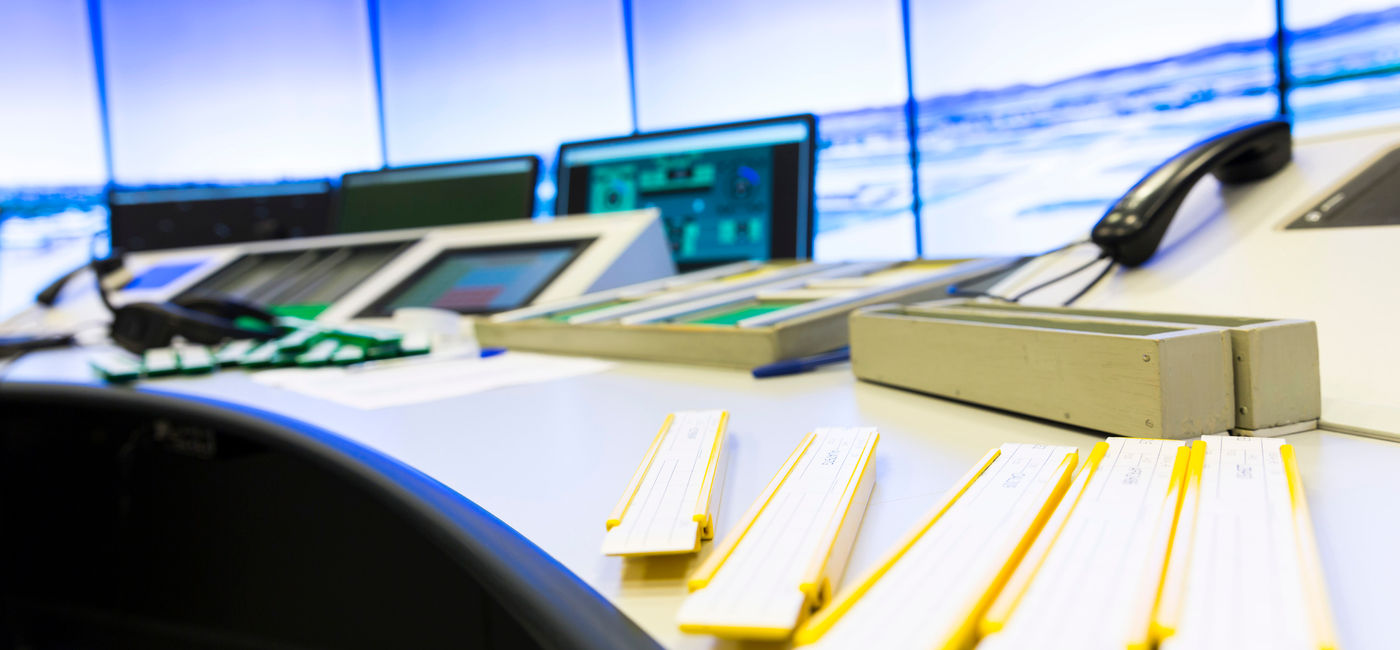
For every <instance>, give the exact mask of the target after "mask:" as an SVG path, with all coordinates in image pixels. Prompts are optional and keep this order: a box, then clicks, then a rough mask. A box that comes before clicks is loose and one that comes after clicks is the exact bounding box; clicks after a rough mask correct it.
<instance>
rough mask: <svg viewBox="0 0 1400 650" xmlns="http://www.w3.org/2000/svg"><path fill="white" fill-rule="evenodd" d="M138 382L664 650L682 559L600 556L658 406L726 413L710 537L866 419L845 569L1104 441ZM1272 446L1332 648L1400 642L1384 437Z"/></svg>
mask: <svg viewBox="0 0 1400 650" xmlns="http://www.w3.org/2000/svg"><path fill="white" fill-rule="evenodd" d="M87 376H88V375H87V371H86V368H85V367H84V365H83V358H82V356H81V355H80V354H78V353H75V352H73V351H66V352H57V353H44V354H34V355H31V356H29V357H26V358H24V359H22V360H21V361H20V362H19V363H17V364H16V365H15V366H14V367H12V368H11V369H10V371H9V372H8V378H9V379H13V380H26V379H27V380H43V379H57V378H63V377H68V378H86V377H87ZM144 385H146V386H149V387H151V388H159V389H164V390H170V391H175V392H181V393H188V394H194V395H201V396H206V397H213V398H218V399H224V400H231V401H238V402H243V403H248V404H252V405H256V406H258V407H260V408H264V409H267V410H271V411H275V412H279V413H284V414H287V415H290V416H293V417H297V418H300V419H303V420H306V421H308V422H311V423H313V424H317V425H320V426H322V427H325V428H327V429H330V430H332V431H336V432H338V433H340V434H342V435H344V436H346V437H347V438H350V439H353V440H355V441H357V442H360V443H363V444H365V445H368V446H370V447H373V448H375V449H378V450H379V451H382V452H384V453H386V454H388V455H390V456H393V457H395V458H397V459H399V460H401V461H403V462H405V463H407V464H409V465H412V466H414V467H416V468H418V469H420V470H422V471H423V472H425V473H427V474H429V475H430V476H433V477H434V478H436V479H438V480H439V481H441V482H443V483H444V484H446V485H447V486H449V487H451V488H453V489H455V490H457V491H458V492H460V493H461V494H463V495H465V496H466V497H468V498H470V499H471V500H473V501H475V502H476V503H478V504H479V505H481V506H482V507H484V508H486V509H487V510H489V511H490V512H492V513H493V514H495V515H496V516H498V517H500V518H501V519H502V520H503V521H505V522H506V523H507V524H509V525H511V526H513V527H514V528H515V529H516V530H518V531H520V532H521V533H522V534H524V535H525V536H526V537H528V538H530V539H531V540H532V541H534V542H535V543H536V544H538V545H539V546H540V547H541V548H543V549H544V550H545V551H546V552H548V553H550V554H551V555H553V556H554V557H555V558H557V559H558V560H559V561H561V562H562V563H563V564H564V565H565V566H567V567H568V568H569V569H571V570H572V571H574V572H575V573H577V574H578V575H579V576H580V577H582V578H583V579H584V580H585V581H587V582H588V583H589V584H590V585H592V586H593V587H594V588H595V589H597V590H598V591H599V592H601V593H602V594H603V595H604V596H606V597H607V598H609V599H610V600H611V601H613V603H615V604H616V605H617V606H618V607H619V608H620V609H622V611H623V612H625V613H626V614H627V615H628V616H630V617H631V618H633V619H634V620H635V621H636V622H637V623H638V624H640V625H641V626H642V627H643V628H644V629H646V630H647V631H648V632H649V633H651V634H652V635H653V636H655V637H656V638H657V639H658V640H659V641H661V642H662V643H663V644H664V645H666V646H667V647H674V648H709V647H722V645H723V644H718V643H717V642H715V641H714V640H713V639H712V638H710V637H704V636H692V635H686V634H682V633H680V632H679V631H678V630H677V629H676V626H675V623H674V617H675V613H676V610H677V608H678V607H679V605H680V602H681V600H682V599H683V598H684V597H685V595H686V593H687V592H686V588H685V576H686V575H687V573H688V571H689V569H690V568H691V567H693V566H694V560H692V559H690V558H682V559H680V560H675V559H670V560H667V559H660V560H651V561H646V562H636V563H633V562H624V561H622V560H620V559H618V558H608V557H604V556H603V555H602V554H601V553H600V546H601V544H602V540H603V533H604V525H603V523H604V520H605V519H606V518H607V516H608V513H609V512H610V511H611V509H612V507H613V505H614V503H615V502H616V500H617V498H618V497H619V496H620V495H621V493H622V490H623V488H624V487H625V486H626V484H627V481H628V479H629V478H630V477H631V474H632V472H633V471H634V470H635V469H636V465H637V463H638V462H639V461H640V459H641V457H642V455H643V454H644V453H645V452H646V449H647V445H648V444H649V443H650V442H651V439H652V437H653V436H654V435H655V434H656V429H657V428H658V427H659V426H660V424H661V421H662V419H663V418H664V417H665V415H666V414H667V413H669V412H672V411H676V410H683V409H703V408H722V409H727V410H729V411H730V413H731V420H730V436H731V437H730V439H729V443H728V444H729V445H730V451H731V452H732V454H731V456H730V461H729V462H730V463H731V465H730V466H729V468H728V469H729V471H728V474H727V476H726V477H725V480H724V484H723V493H722V494H723V503H722V505H721V508H720V512H719V515H718V530H717V535H718V536H720V537H722V536H723V535H725V534H726V533H727V532H728V531H729V530H731V529H732V528H733V527H734V525H735V523H736V520H737V519H738V518H739V517H740V516H741V515H742V514H743V511H744V510H745V509H746V508H747V507H748V504H749V503H750V502H751V501H752V500H753V499H754V498H755V497H756V496H757V495H758V494H759V493H760V492H761V491H762V489H763V487H764V485H766V483H767V482H768V480H769V479H770V478H771V477H772V474H773V472H774V471H776V469H777V468H778V467H779V466H780V465H781V464H782V462H783V460H784V459H785V458H786V457H787V455H788V454H789V453H790V452H791V451H792V448H793V447H794V446H795V445H796V444H797V442H798V441H799V440H800V439H801V438H802V436H803V435H804V434H805V433H806V432H808V431H810V430H811V429H812V428H814V427H818V426H854V425H870V426H875V427H878V428H879V430H880V434H881V439H880V445H879V447H878V448H877V451H876V472H877V474H876V481H877V482H876V486H875V492H874V494H873V496H872V498H871V501H870V506H869V509H868V511H867V513H866V517H865V522H864V524H863V525H862V527H861V532H860V536H859V538H858V539H857V542H856V545H855V549H854V553H853V555H852V559H851V563H850V566H849V569H848V573H847V575H848V576H851V575H856V574H858V573H859V572H860V571H862V570H864V569H865V568H866V567H868V566H869V565H871V564H872V563H874V562H875V561H876V560H877V559H878V558H879V557H880V556H881V555H882V554H883V553H884V551H885V550H886V549H887V548H888V547H889V546H890V545H891V544H893V543H894V542H895V540H896V539H898V537H899V536H900V535H901V534H902V533H903V532H904V531H905V529H906V528H908V527H909V526H911V525H913V524H914V523H915V522H916V521H917V520H918V519H919V517H920V515H921V514H922V513H923V512H924V511H925V510H926V509H927V508H928V507H929V505H930V504H931V503H932V501H933V500H934V499H935V498H936V497H937V496H938V495H939V494H940V493H941V492H942V491H943V490H945V489H946V488H947V487H948V486H950V485H951V484H952V483H953V482H954V481H955V480H956V479H957V478H958V477H959V476H961V475H962V474H963V473H964V472H966V471H967V469H968V468H969V467H970V466H971V465H972V464H973V463H974V462H976V461H977V460H978V459H979V458H981V457H982V455H983V454H984V453H986V451H987V450H988V449H990V448H992V447H994V446H996V445H998V444H1000V443H1002V442H1036V443H1046V444H1059V445H1074V446H1076V447H1079V448H1080V449H1081V450H1083V451H1084V452H1086V453H1087V451H1088V450H1089V449H1090V448H1091V447H1092V446H1093V444H1094V443H1095V442H1097V441H1099V440H1102V439H1103V437H1102V436H1101V435H1098V434H1093V433H1089V432H1083V431H1077V430H1072V429H1068V428H1066V427H1062V426H1059V425H1055V424H1050V423H1044V422H1038V421H1032V420H1028V419H1024V418H1021V417H1019V416H1015V415H1010V414H1006V413H1000V412H996V411H991V410H987V409H983V408H978V407H974V406H968V405H964V404H960V403H956V402H950V401H945V400H940V399H936V398H932V397H927V396H923V395H919V394H915V393H911V392H907V391H902V390H898V389H893V388H888V387H884V386H877V385H872V384H867V383H864V382H858V381H856V380H855V379H854V377H853V376H852V375H851V374H850V368H849V365H847V364H842V365H838V366H833V367H829V368H826V369H823V370H820V371H817V372H814V373H809V374H805V375H795V376H790V377H782V378H774V379H764V380H755V379H753V378H751V377H750V376H749V375H748V373H747V372H744V371H739V370H725V369H709V368H695V367H685V366H675V365H665V364H650V363H622V364H619V366H617V367H616V368H615V369H613V370H610V371H607V372H605V373H602V374H598V375H589V376H583V377H577V378H572V379H563V380H558V381H552V382H547V383H543V384H535V385H527V386H517V387H511V388H504V389H498V390H494V391H488V392H485V393H478V394H475V395H469V396H464V397H458V398H452V399H447V400H442V401H439V402H432V403H428V404H421V405H414V406H404V407H396V408H390V409H383V410H377V411H360V410H356V409H351V408H347V407H342V406H338V405H334V404H330V403H327V402H322V401H318V400H313V399H311V398H307V397H303V396H301V395H299V394H295V393H289V392H285V391H282V390H279V389H275V388H271V387H267V386H263V385H260V384H256V383H254V382H252V381H250V380H249V379H248V378H247V376H245V375H243V374H242V373H239V372H226V373H222V374H218V375H214V376H210V377H204V378H197V379H195V378H191V379H183V378H181V379H165V380H154V381H149V382H146V383H145V384H144ZM1288 440H1289V442H1290V443H1291V444H1293V445H1295V446H1296V448H1297V452H1298V460H1299V466H1300V470H1301V472H1302V476H1303V482H1304V485H1305V488H1306V490H1307V494H1308V501H1309V504H1310V506H1311V508H1312V514H1313V518H1314V521H1315V524H1316V529H1317V535H1318V545H1319V547H1320V551H1321V555H1322V562H1323V566H1324V570H1325V571H1326V574H1327V581H1328V585H1329V587H1330V590H1331V595H1332V603H1333V606H1334V608H1335V610H1336V618H1337V626H1338V630H1339V634H1340V635H1341V640H1342V642H1343V647H1346V648H1350V649H1353V650H1363V649H1367V648H1373V649H1376V650H1380V649H1382V648H1394V647H1396V645H1397V643H1400V637H1398V636H1397V633H1396V632H1394V630H1393V626H1390V625H1387V624H1385V623H1384V622H1385V621H1388V620H1390V617H1392V616H1394V614H1395V608H1396V606H1397V604H1400V592H1398V591H1397V587H1396V585H1400V551H1398V550H1397V546H1396V545H1397V543H1398V542H1400V499H1397V498H1395V497H1396V495H1398V494H1400V444H1395V443H1390V442H1386V441H1381V440H1375V439H1370V438H1363V437H1357V436H1352V435H1347V434H1340V433H1332V432H1322V431H1313V432H1307V433H1302V434H1296V435H1293V436H1290V437H1289V438H1288ZM712 546H713V544H711V543H707V544H706V545H705V550H704V551H702V554H701V555H702V556H703V553H704V552H707V551H708V550H709V549H710V548H711V547H712Z"/></svg>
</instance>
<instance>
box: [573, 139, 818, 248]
mask: <svg viewBox="0 0 1400 650" xmlns="http://www.w3.org/2000/svg"><path fill="white" fill-rule="evenodd" d="M794 123H796V124H801V125H803V126H804V127H806V129H807V137H806V138H804V139H803V140H800V141H798V145H799V151H798V160H797V163H798V170H797V189H798V195H797V197H796V201H795V202H793V203H792V205H790V206H789V205H785V204H784V202H783V197H778V196H775V197H774V200H775V202H774V204H773V206H772V214H771V215H770V217H769V218H770V221H769V233H770V235H769V243H768V244H769V250H768V259H811V257H812V250H813V241H814V240H815V238H816V228H815V214H816V187H815V185H816V183H815V181H816V164H817V144H818V138H817V116H816V115H814V114H812V113H799V114H795V115H784V116H779V117H769V118H763V119H759V120H745V121H740V122H725V123H723V124H707V125H704V126H696V127H687V128H682V129H668V130H665V131H650V132H647V133H636V134H633V135H624V136H615V137H608V138H598V139H593V140H579V141H576V142H565V143H563V144H561V145H559V152H558V154H557V155H556V157H555V165H554V173H555V188H556V194H555V197H554V214H555V215H559V216H562V215H565V214H570V213H571V212H572V213H579V212H578V211H576V210H575V211H571V210H570V205H571V203H573V201H571V200H570V199H571V195H573V194H574V193H575V192H582V193H583V194H579V196H584V195H586V192H587V188H586V187H585V188H582V189H575V188H573V187H571V185H570V183H569V171H570V169H571V168H572V167H571V166H569V165H566V164H565V162H564V161H565V159H566V158H567V157H568V156H569V152H571V151H576V150H581V149H587V148H594V147H599V146H608V145H614V144H628V143H636V142H650V141H657V140H666V139H671V138H677V137H685V136H692V135H697V134H706V133H715V132H723V131H740V130H745V129H756V128H762V127H768V126H773V125H782V124H794ZM750 146H753V145H750ZM725 148H729V147H725ZM732 148H739V147H737V146H736V147H732ZM803 149H805V151H803ZM585 212H586V211H585ZM598 214H605V213H598ZM662 218H663V219H665V215H662ZM733 261H740V260H726V262H733ZM678 264H680V265H681V266H682V270H686V269H685V268H684V267H685V266H686V265H685V264H683V263H682V262H679V261H678Z"/></svg>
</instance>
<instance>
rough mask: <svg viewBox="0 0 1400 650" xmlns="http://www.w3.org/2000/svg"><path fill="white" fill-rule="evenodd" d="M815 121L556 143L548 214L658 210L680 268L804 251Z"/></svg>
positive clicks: (807, 248)
mask: <svg viewBox="0 0 1400 650" xmlns="http://www.w3.org/2000/svg"><path fill="white" fill-rule="evenodd" d="M816 138H817V122H816V118H815V117H814V116H812V115H794V116H789V117H780V118H772V119H765V120H755V121H751V122H735V123H731V124H719V125H714V126H705V127H699V128H693V129H679V130H675V131H660V132H653V133H645V134H640V135H633V136H626V137H620V138H606V139H602V140H590V141H586V142H569V143H565V144H563V145H561V146H560V147H559V158H558V170H557V172H558V190H559V192H558V196H557V198H556V199H555V208H554V212H555V214H596V213H602V212H614V211H619V210H634V209H640V208H649V207H655V208H659V209H660V210H661V218H662V220H663V222H664V223H665V225H666V237H667V240H668V241H669V243H670V246H671V254H672V256H673V258H674V259H675V261H676V266H677V267H678V268H680V269H681V270H682V271H685V270H692V269H697V268H703V267H706V266H714V265H717V264H723V263H727V262H733V261H736V260H750V259H760V260H762V259H773V258H799V259H800V258H808V257H810V256H811V249H812V248H811V242H812V203H813V192H812V177H813V168H814V166H815V154H816V148H817V147H816V142H817V139H816Z"/></svg>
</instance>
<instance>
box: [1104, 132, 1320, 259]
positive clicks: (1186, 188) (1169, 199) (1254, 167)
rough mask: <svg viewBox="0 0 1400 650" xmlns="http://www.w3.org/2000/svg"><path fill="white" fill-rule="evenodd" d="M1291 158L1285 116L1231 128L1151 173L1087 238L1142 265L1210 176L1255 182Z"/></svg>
mask: <svg viewBox="0 0 1400 650" xmlns="http://www.w3.org/2000/svg"><path fill="white" fill-rule="evenodd" d="M1292 159H1293V135H1292V131H1291V130H1290V127H1289V123H1288V122H1286V121H1284V120H1268V121H1264V122H1257V123H1254V124H1250V125H1248V126H1243V127H1240V128H1238V129H1234V130H1232V131H1227V132H1225V133H1222V134H1220V135H1217V136H1215V137H1213V138H1210V139H1209V140H1205V141H1204V142H1199V143H1197V144H1195V145H1192V146H1191V147H1189V148H1187V149H1186V150H1185V151H1182V152H1181V153H1179V154H1177V155H1175V156H1173V157H1172V159H1171V160H1168V161H1167V162H1165V163H1162V164H1161V166H1159V167H1157V168H1156V169H1154V170H1152V171H1151V172H1148V174H1147V176H1145V177H1143V179H1142V180H1140V181H1138V183H1137V184H1136V185H1134V186H1133V188H1132V189H1131V190H1128V193H1127V194H1124V195H1123V198H1121V199H1119V200H1118V202H1117V203H1115V204H1113V207H1112V208H1110V209H1109V211H1108V213H1107V214H1105V215H1104V216H1103V218H1102V219H1099V222H1098V223H1097V224H1095V225H1094V229H1093V231H1091V233H1090V237H1089V238H1090V239H1091V240H1093V242H1094V243H1095V244H1097V245H1098V246H1099V248H1101V249H1103V252H1104V254H1105V255H1106V256H1108V257H1109V258H1110V259H1112V260H1113V261H1115V262H1117V263H1119V264H1122V265H1123V266H1130V267H1131V266H1138V265H1140V264H1142V263H1143V262H1146V261H1147V260H1148V258H1151V257H1152V254H1153V253H1155V252H1156V251H1157V246H1158V245H1160V244H1161V243H1162V236H1163V235H1165V234H1166V232H1167V225H1168V224H1170V223H1171V221H1172V217H1174V216H1176V210H1177V208H1180V207H1181V202H1182V201H1183V200H1184V199H1185V198H1186V194H1187V193H1188V192H1190V191H1191V188H1192V187H1195V185H1196V183H1197V182H1199V181H1200V180H1201V179H1202V178H1205V175H1206V174H1214V175H1215V177H1216V178H1217V179H1219V180H1220V182H1221V183H1226V184H1233V183H1245V182H1249V181H1257V180H1260V179H1263V178H1267V177H1269V176H1271V175H1273V174H1274V172H1277V171H1278V170H1280V169H1282V168H1283V166H1284V165H1287V164H1288V161H1289V160H1292Z"/></svg>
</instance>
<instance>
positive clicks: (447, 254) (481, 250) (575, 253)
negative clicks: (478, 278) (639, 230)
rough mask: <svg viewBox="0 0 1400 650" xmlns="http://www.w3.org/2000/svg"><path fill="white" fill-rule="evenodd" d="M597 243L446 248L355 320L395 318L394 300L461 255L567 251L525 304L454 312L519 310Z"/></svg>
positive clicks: (571, 240)
mask: <svg viewBox="0 0 1400 650" xmlns="http://www.w3.org/2000/svg"><path fill="white" fill-rule="evenodd" d="M596 241H598V238H597V237H583V238H569V239H550V240H544V241H531V242H522V243H517V244H500V245H487V246H454V247H451V248H443V249H442V250H439V251H437V252H436V253H435V254H433V256H432V257H431V258H429V259H428V261H427V262H425V263H423V264H421V265H419V266H418V268H416V269H414V270H413V272H412V273H409V274H408V276H407V277H405V278H404V279H402V280H400V281H398V282H397V283H395V284H394V286H393V287H392V288H390V289H389V290H388V291H385V292H383V293H381V294H380V295H378V296H376V297H375V298H374V300H373V301H371V302H370V303H369V305H368V306H366V307H365V308H364V309H362V310H360V312H359V313H358V314H356V315H355V318H388V317H390V316H392V315H393V314H392V312H391V311H390V310H389V305H390V303H392V302H394V300H396V299H397V298H399V297H400V296H402V295H403V294H404V293H407V292H408V291H410V290H412V289H413V287H414V286H416V285H417V284H418V282H420V281H422V280H423V278H424V277H426V276H427V275H428V274H429V273H432V272H433V270H435V269H437V268H438V267H439V266H440V265H442V264H443V263H445V262H446V261H447V260H449V259H451V258H453V257H455V256H458V255H462V254H488V253H509V252H516V251H546V250H557V249H561V248H568V249H569V256H568V258H566V259H565V260H564V263H563V264H560V265H559V267H558V268H556V269H555V270H554V272H553V273H551V274H550V275H549V277H547V278H545V280H544V281H543V282H540V283H539V285H538V286H536V287H535V288H534V290H533V291H531V292H530V294H529V295H528V296H526V297H525V298H524V299H523V300H521V301H520V303H519V304H516V305H510V306H507V307H502V308H500V309H482V310H476V311H461V310H453V311H456V312H457V313H458V314H462V315H464V316H481V315H489V314H496V313H500V312H503V311H509V310H512V309H519V308H521V307H525V306H527V305H529V304H530V303H531V301H533V300H534V299H535V298H537V297H539V295H540V294H541V293H543V292H544V290H545V289H547V288H548V287H549V285H550V284H551V283H552V282H554V281H555V280H557V279H558V278H559V276H561V275H563V274H564V273H565V272H566V271H568V270H569V268H570V267H572V266H573V265H574V263H575V262H577V261H578V260H579V257H581V256H582V255H583V253H584V252H585V251H586V250H588V248H589V247H590V246H592V245H593V243H594V242H596Z"/></svg>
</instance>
